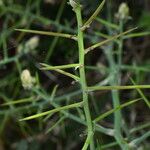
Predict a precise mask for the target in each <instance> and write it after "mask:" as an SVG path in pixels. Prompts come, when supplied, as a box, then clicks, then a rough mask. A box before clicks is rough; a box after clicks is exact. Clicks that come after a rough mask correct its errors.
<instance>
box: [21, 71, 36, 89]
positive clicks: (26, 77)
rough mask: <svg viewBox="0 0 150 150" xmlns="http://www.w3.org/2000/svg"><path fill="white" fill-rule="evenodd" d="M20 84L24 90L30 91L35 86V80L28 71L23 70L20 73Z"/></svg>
mask: <svg viewBox="0 0 150 150" xmlns="http://www.w3.org/2000/svg"><path fill="white" fill-rule="evenodd" d="M21 82H22V86H23V87H24V89H31V88H32V87H33V86H34V84H35V78H34V77H32V76H31V74H30V71H29V70H27V69H25V70H23V71H22V73H21Z"/></svg>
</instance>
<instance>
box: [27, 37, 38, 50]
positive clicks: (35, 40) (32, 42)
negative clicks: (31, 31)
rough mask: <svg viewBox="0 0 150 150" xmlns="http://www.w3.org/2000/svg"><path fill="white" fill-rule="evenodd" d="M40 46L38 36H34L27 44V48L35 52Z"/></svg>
mask: <svg viewBox="0 0 150 150" xmlns="http://www.w3.org/2000/svg"><path fill="white" fill-rule="evenodd" d="M38 45H39V37H38V36H33V37H32V38H30V39H29V40H28V41H27V42H26V44H25V46H26V47H27V48H28V49H30V50H34V49H35V48H36V47H37V46H38Z"/></svg>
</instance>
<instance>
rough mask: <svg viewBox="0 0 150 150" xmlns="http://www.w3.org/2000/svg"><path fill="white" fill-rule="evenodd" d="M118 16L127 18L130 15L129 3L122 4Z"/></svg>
mask: <svg viewBox="0 0 150 150" xmlns="http://www.w3.org/2000/svg"><path fill="white" fill-rule="evenodd" d="M117 17H118V18H119V19H122V20H124V19H127V18H128V17H129V7H128V5H127V3H121V4H120V6H119V9H118V14H117Z"/></svg>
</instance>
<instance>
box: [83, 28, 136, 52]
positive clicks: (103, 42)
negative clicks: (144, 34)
mask: <svg viewBox="0 0 150 150" xmlns="http://www.w3.org/2000/svg"><path fill="white" fill-rule="evenodd" d="M136 29H137V27H136V28H133V29H130V30H127V31H125V32H122V33H120V34H118V35H115V36H113V37H111V38H109V39H107V40H104V41H102V42H99V43H96V44H94V45H92V46H90V47H89V48H87V49H85V54H87V53H88V52H90V51H92V50H94V49H95V48H97V47H100V46H102V45H104V44H107V43H108V42H111V41H113V40H115V39H117V38H119V37H121V36H123V35H126V34H128V33H130V32H132V31H134V30H136Z"/></svg>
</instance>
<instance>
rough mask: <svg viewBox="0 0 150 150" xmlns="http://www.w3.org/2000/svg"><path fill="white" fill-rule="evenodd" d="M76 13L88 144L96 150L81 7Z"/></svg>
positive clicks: (77, 8)
mask: <svg viewBox="0 0 150 150" xmlns="http://www.w3.org/2000/svg"><path fill="white" fill-rule="evenodd" d="M75 13H76V17H77V23H78V48H79V64H80V65H81V66H82V67H79V72H80V82H81V87H82V94H83V102H84V112H85V116H86V121H87V127H88V135H87V137H90V139H91V140H90V141H89V140H88V142H89V143H88V144H90V148H91V149H94V142H93V134H91V133H93V126H92V119H91V114H90V109H89V102H88V94H87V92H86V89H87V83H86V77H85V66H84V41H83V32H82V30H81V27H82V16H81V8H80V5H79V6H78V7H76V9H75ZM86 142H87V140H86ZM86 144H87V143H86ZM86 148H87V146H86ZM84 150H85V149H84Z"/></svg>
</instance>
